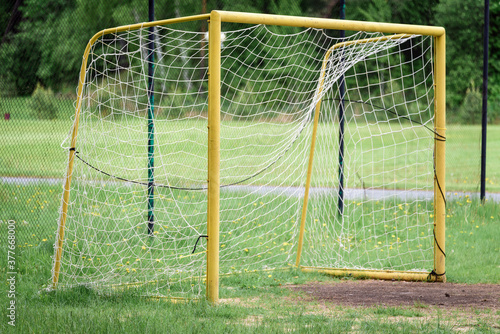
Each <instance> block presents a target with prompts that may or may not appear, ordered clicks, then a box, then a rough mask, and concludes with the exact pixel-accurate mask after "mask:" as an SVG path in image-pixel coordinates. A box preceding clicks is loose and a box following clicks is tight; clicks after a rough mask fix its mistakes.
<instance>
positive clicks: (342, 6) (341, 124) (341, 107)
mask: <svg viewBox="0 0 500 334" xmlns="http://www.w3.org/2000/svg"><path fill="white" fill-rule="evenodd" d="M340 19H341V20H344V19H345V0H341V1H340ZM344 37H345V30H341V31H340V38H341V41H342V42H343V41H344ZM342 60H343V58H342ZM339 95H340V104H339V195H338V204H337V208H338V213H339V215H340V216H342V214H343V213H344V122H345V115H344V114H345V109H344V95H345V77H344V75H342V76H341V77H340V87H339Z"/></svg>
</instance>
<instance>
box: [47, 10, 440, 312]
mask: <svg viewBox="0 0 500 334" xmlns="http://www.w3.org/2000/svg"><path fill="white" fill-rule="evenodd" d="M200 20H207V21H208V31H209V35H208V38H209V43H208V125H207V127H208V131H207V132H208V141H207V146H208V153H207V162H208V168H207V172H208V175H207V186H206V196H207V212H206V241H207V246H206V276H205V284H206V291H205V293H206V298H207V299H208V300H209V301H210V302H212V303H218V301H219V271H220V269H219V261H220V256H219V255H220V254H219V251H220V247H221V241H220V196H221V194H220V193H221V186H222V183H221V33H222V28H221V27H222V25H223V24H224V23H240V24H247V25H248V24H252V25H272V26H273V25H274V26H288V27H300V28H316V29H328V30H346V31H366V32H379V33H384V34H390V35H386V36H385V37H376V38H365V39H361V40H352V41H347V42H340V43H338V44H336V45H334V46H331V47H330V48H329V50H328V52H327V53H326V54H325V55H324V60H323V67H322V70H321V73H320V74H319V78H317V82H318V87H317V91H318V93H317V94H318V98H317V100H316V107H315V111H314V119H313V127H312V133H311V137H310V139H309V140H310V144H309V145H310V146H309V151H308V155H309V160H308V164H307V165H308V167H307V174H306V183H305V188H304V194H303V199H302V201H303V204H302V209H301V216H300V223H299V224H298V227H299V230H298V231H296V232H297V233H296V237H297V239H296V240H297V241H296V242H297V244H296V249H295V251H296V254H295V266H296V267H297V268H300V269H301V270H303V271H318V272H323V273H327V274H332V275H349V276H353V277H371V278H377V279H395V280H427V281H438V282H444V281H445V280H446V276H445V217H446V211H445V202H446V200H445V141H444V140H443V139H444V138H445V137H446V116H445V115H446V112H445V108H446V97H445V87H446V72H445V68H446V65H445V30H444V28H441V27H429V26H417V25H405V24H389V23H374V22H360V21H349V20H334V19H320V18H307V17H292V16H282V15H267V14H250V13H237V12H227V11H212V12H211V13H210V14H206V15H197V16H191V17H185V18H176V19H169V20H162V21H156V22H149V23H143V24H134V25H129V26H123V27H118V28H112V29H106V30H103V31H101V32H99V33H97V34H96V35H95V36H94V37H93V38H92V39H91V40H90V41H89V43H88V45H87V48H86V50H85V54H84V57H83V62H82V67H81V72H80V82H79V88H78V99H77V102H76V112H75V121H74V125H73V132H72V135H71V141H70V143H71V144H70V145H71V148H70V151H69V160H68V167H67V174H66V178H65V182H64V190H63V198H62V204H61V215H60V218H59V226H58V233H57V239H56V250H55V255H54V264H53V277H52V282H51V285H52V288H53V289H56V288H57V286H58V283H59V277H60V272H61V261H62V260H61V259H62V257H63V256H64V252H63V249H64V243H65V239H64V235H65V229H66V220H67V217H68V206H69V205H70V203H71V198H70V197H71V196H70V195H71V194H70V192H71V191H70V190H71V182H72V177H73V166H74V163H75V159H76V156H75V154H76V152H77V151H78V140H77V139H78V127H79V117H80V111H81V108H82V94H83V85H84V83H85V80H86V67H87V59H88V56H89V52H90V49H91V47H92V45H93V44H94V43H95V42H96V41H97V40H98V39H99V38H100V37H102V36H104V35H106V34H109V33H118V32H122V31H132V30H135V29H140V28H147V27H149V26H161V25H170V24H175V23H182V22H190V21H200ZM412 35H427V36H432V37H433V39H434V50H433V51H434V68H433V71H434V106H433V108H434V129H433V131H434V161H433V166H434V169H435V170H434V199H433V202H434V204H433V210H434V213H433V225H434V226H433V232H432V233H433V238H434V239H433V240H434V247H433V248H434V260H433V261H434V266H433V270H432V271H431V272H415V271H404V270H366V269H346V268H325V267H321V266H310V265H305V266H302V265H301V254H302V251H303V244H304V234H305V231H306V230H307V229H308V226H307V222H306V221H307V219H306V218H307V216H308V214H309V212H308V200H309V194H310V188H311V178H312V177H313V173H314V172H313V158H314V150H315V143H316V136H317V132H318V123H319V117H320V114H321V112H322V111H321V104H322V97H321V96H322V95H321V93H322V90H323V83H324V80H325V77H324V76H325V68H326V66H327V62H328V61H329V58H330V54H331V53H332V52H333V51H334V50H335V49H337V48H342V47H345V46H349V45H361V44H366V43H372V42H375V41H383V40H391V39H400V38H407V37H410V36H412ZM222 42H223V41H222ZM320 95H321V96H320ZM195 249H196V246H195ZM246 251H247V252H248V250H246ZM193 253H194V250H193ZM158 262H160V261H158Z"/></svg>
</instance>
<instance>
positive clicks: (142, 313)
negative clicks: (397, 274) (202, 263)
mask: <svg viewBox="0 0 500 334" xmlns="http://www.w3.org/2000/svg"><path fill="white" fill-rule="evenodd" d="M1 187H2V188H1V191H0V194H1V195H2V198H1V203H2V206H1V208H2V212H1V216H2V219H3V220H2V222H1V224H0V235H1V236H3V238H4V241H2V244H6V243H7V235H8V234H7V230H8V221H9V220H14V221H16V223H15V225H16V242H17V246H16V248H15V254H14V255H13V257H14V261H15V267H16V273H17V274H16V275H15V276H16V284H15V293H16V327H15V329H13V328H11V327H10V326H9V325H8V324H7V321H6V320H5V319H7V314H8V310H7V308H6V307H4V306H6V305H8V303H9V301H10V299H9V298H8V296H7V294H6V293H2V294H1V295H0V304H1V305H2V311H1V313H0V314H1V319H4V320H3V321H2V322H1V323H0V331H2V332H10V331H13V330H14V331H15V332H19V333H25V332H32V331H34V332H44V333H45V332H56V331H59V332H75V333H80V332H81V333H88V332H90V331H95V332H104V331H106V332H118V331H123V332H131V333H135V332H137V333H139V332H145V331H146V332H165V331H168V332H183V333H184V332H192V333H196V332H208V333H220V332H236V333H247V332H256V331H257V332H263V333H276V332H288V331H299V332H303V331H305V332H315V333H324V332H334V333H341V332H346V331H352V330H355V331H358V332H394V333H396V332H419V333H420V332H422V333H435V332H445V333H446V332H454V331H455V330H457V328H464V327H465V328H469V329H473V330H475V331H479V332H489V331H494V327H492V326H495V322H496V321H498V315H499V314H498V310H489V309H473V310H468V311H466V312H465V313H461V311H459V310H448V311H443V310H440V309H437V308H434V307H427V306H425V305H415V306H413V307H384V306H378V307H370V308H356V307H336V306H334V305H331V306H328V307H326V308H325V306H321V305H319V304H317V303H315V302H311V301H309V302H307V301H303V302H297V300H298V298H299V297H300V296H301V295H300V293H298V292H294V291H292V290H289V289H285V288H284V287H285V286H287V285H288V284H302V283H305V282H309V281H330V280H331V278H329V277H327V276H323V275H318V274H304V273H301V272H299V271H295V270H291V271H282V272H280V271H275V272H271V273H270V272H256V273H244V274H239V275H233V276H230V277H223V278H222V279H221V298H222V299H223V303H222V304H221V305H220V306H219V307H216V308H214V307H210V306H209V305H208V304H207V303H206V302H204V301H199V302H195V303H193V302H189V303H185V304H184V303H181V304H179V303H177V304H176V303H171V302H166V301H162V300H151V299H148V298H144V297H139V296H137V291H134V289H130V290H128V291H122V292H116V293H114V294H112V295H101V294H99V293H97V292H95V291H93V290H88V289H85V288H76V289H72V290H67V291H60V292H57V293H55V294H54V293H52V294H47V293H44V292H41V293H40V290H41V289H42V288H43V286H46V284H47V283H48V282H49V280H50V277H51V272H50V271H51V256H52V254H53V248H52V245H53V240H54V230H55V222H56V220H57V217H58V207H59V198H60V186H57V185H45V186H38V187H33V188H31V189H23V187H22V186H19V187H18V186H12V185H11V186H6V185H2V186H1ZM447 213H448V216H449V217H448V218H447V232H446V240H447V245H446V253H447V259H446V261H447V277H448V281H450V282H463V283H469V284H476V283H495V284H498V283H499V282H500V272H499V271H498V261H497V260H498V256H497V255H498V253H499V251H500V245H499V243H498V240H497V239H498V238H497V237H496V236H497V235H498V233H497V229H498V221H499V217H500V209H499V208H498V205H497V204H496V203H486V205H484V206H481V205H479V203H478V202H477V201H475V200H471V199H470V198H468V197H464V198H461V199H458V200H456V201H451V202H449V203H448V206H447ZM34 227H36V229H34ZM4 242H5V243H4ZM11 255H12V254H11ZM0 271H1V273H2V276H3V277H4V278H5V279H3V281H4V282H5V280H6V278H8V277H10V275H8V274H7V249H6V248H5V247H2V249H1V251H0ZM8 287H9V286H8V285H4V289H5V291H7V289H8ZM299 300H300V299H299ZM470 312H473V314H475V315H476V316H477V317H478V319H479V320H477V319H476V320H477V321H476V320H474V321H473V325H471V320H470V317H469V316H468V315H469V314H470Z"/></svg>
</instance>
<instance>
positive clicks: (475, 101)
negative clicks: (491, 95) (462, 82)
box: [453, 83, 483, 124]
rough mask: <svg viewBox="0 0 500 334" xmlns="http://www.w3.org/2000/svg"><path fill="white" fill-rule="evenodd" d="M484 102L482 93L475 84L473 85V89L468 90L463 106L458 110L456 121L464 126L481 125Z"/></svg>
mask: <svg viewBox="0 0 500 334" xmlns="http://www.w3.org/2000/svg"><path fill="white" fill-rule="evenodd" d="M482 102H483V95H482V93H481V92H480V91H479V89H477V88H476V87H475V86H474V83H471V88H467V91H466V92H465V97H464V100H463V101H462V105H461V106H460V108H459V109H458V113H457V115H456V116H457V118H458V119H456V120H457V121H458V122H459V123H462V124H478V123H480V122H481V111H482ZM453 116H455V115H453Z"/></svg>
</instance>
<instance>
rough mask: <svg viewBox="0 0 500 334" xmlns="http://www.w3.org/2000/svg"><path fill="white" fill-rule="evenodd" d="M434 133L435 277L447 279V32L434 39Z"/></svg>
mask: <svg viewBox="0 0 500 334" xmlns="http://www.w3.org/2000/svg"><path fill="white" fill-rule="evenodd" d="M435 50H436V59H435V84H436V89H435V96H434V98H435V108H434V113H435V131H436V133H437V135H435V139H434V147H435V154H434V164H435V168H436V172H435V173H436V174H435V177H434V211H435V214H434V235H435V239H434V273H435V277H431V278H432V279H434V280H436V281H440V282H445V281H446V275H445V219H446V208H445V204H446V200H445V191H446V189H445V153H446V151H445V143H446V142H445V138H446V35H445V34H442V35H440V36H437V37H436V38H435Z"/></svg>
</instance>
